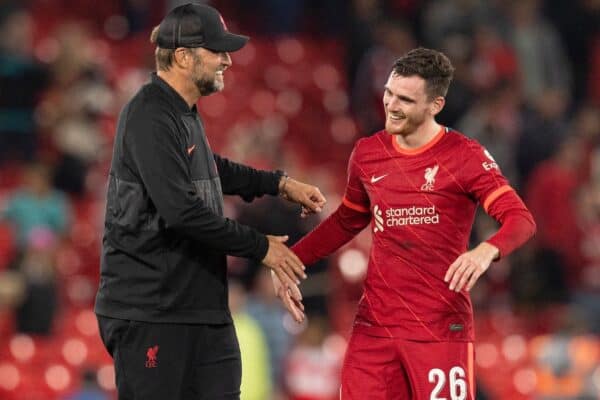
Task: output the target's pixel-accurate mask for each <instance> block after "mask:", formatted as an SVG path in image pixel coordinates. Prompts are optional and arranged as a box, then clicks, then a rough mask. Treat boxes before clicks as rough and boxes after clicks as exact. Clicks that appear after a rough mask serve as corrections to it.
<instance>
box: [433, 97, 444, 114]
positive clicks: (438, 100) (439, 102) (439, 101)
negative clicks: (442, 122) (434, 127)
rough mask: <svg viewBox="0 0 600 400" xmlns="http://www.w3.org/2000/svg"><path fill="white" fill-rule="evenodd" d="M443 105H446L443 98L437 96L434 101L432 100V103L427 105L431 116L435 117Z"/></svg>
mask: <svg viewBox="0 0 600 400" xmlns="http://www.w3.org/2000/svg"><path fill="white" fill-rule="evenodd" d="M444 105H446V99H445V98H444V97H442V96H438V97H436V98H435V99H433V101H432V102H431V104H430V105H429V111H430V112H431V115H433V116H435V115H437V114H438V113H439V112H440V111H442V109H443V108H444Z"/></svg>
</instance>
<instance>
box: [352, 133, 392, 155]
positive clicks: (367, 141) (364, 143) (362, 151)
mask: <svg viewBox="0 0 600 400" xmlns="http://www.w3.org/2000/svg"><path fill="white" fill-rule="evenodd" d="M386 140H389V135H388V134H387V133H386V132H385V131H383V130H382V131H379V132H375V133H374V134H373V135H371V136H367V137H363V138H360V139H358V140H357V141H356V143H355V144H354V151H353V153H354V157H357V156H365V155H368V154H369V153H372V152H374V151H378V150H380V149H381V146H382V145H384V143H385V141H386Z"/></svg>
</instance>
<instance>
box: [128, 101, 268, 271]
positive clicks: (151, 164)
mask: <svg viewBox="0 0 600 400" xmlns="http://www.w3.org/2000/svg"><path fill="white" fill-rule="evenodd" d="M141 114H142V113H141V112H139V111H138V112H137V113H134V115H133V116H130V117H129V119H128V121H127V131H126V134H125V138H124V141H125V143H124V144H125V146H124V147H125V149H124V151H125V152H126V154H127V157H130V158H131V159H132V161H133V164H134V165H135V168H136V169H137V172H138V174H139V177H140V179H141V180H142V182H143V185H144V187H145V189H146V190H147V191H148V195H149V196H150V198H151V199H152V202H153V203H154V205H155V207H156V209H157V212H158V214H159V215H160V216H161V217H162V218H163V219H164V221H165V223H166V227H167V228H168V229H171V230H174V231H177V232H179V233H180V234H182V235H185V236H187V237H189V238H191V239H193V240H197V241H199V242H201V243H204V244H206V245H208V246H210V247H212V248H214V249H217V250H220V251H223V252H225V253H227V254H230V255H234V256H241V257H248V258H255V259H258V260H261V259H262V258H263V257H264V256H265V255H266V253H267V248H268V242H267V238H266V237H265V236H264V235H262V234H260V233H259V232H257V231H255V230H254V229H252V228H250V227H248V226H245V225H242V224H239V223H237V222H236V221H233V220H230V219H228V218H224V217H222V216H220V215H218V214H216V213H215V212H214V211H213V210H211V209H210V208H209V207H208V206H207V205H206V204H205V203H204V202H203V201H202V199H200V198H199V197H198V196H197V194H196V189H195V187H194V185H193V183H192V178H191V176H190V172H189V167H188V161H187V159H186V156H187V153H186V150H185V143H183V142H182V139H181V138H180V136H179V135H178V131H177V127H176V126H175V124H174V122H173V121H172V119H171V118H172V117H171V116H170V115H168V114H167V113H165V112H164V111H162V110H147V112H145V113H144V114H143V116H142V115H141Z"/></svg>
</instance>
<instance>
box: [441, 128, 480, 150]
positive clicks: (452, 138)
mask: <svg viewBox="0 0 600 400" xmlns="http://www.w3.org/2000/svg"><path fill="white" fill-rule="evenodd" d="M446 141H447V142H448V143H449V144H450V145H451V146H452V147H454V148H460V149H462V150H464V151H466V152H471V151H475V152H482V151H484V150H485V148H484V147H483V146H482V145H481V143H479V142H478V141H477V140H476V139H473V138H471V137H468V136H467V135H465V134H464V133H462V132H460V131H457V130H456V129H453V128H448V132H447V133H446Z"/></svg>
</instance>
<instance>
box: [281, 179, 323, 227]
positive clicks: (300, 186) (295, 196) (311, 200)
mask: <svg viewBox="0 0 600 400" xmlns="http://www.w3.org/2000/svg"><path fill="white" fill-rule="evenodd" d="M279 191H280V193H281V195H282V196H283V197H284V198H285V199H287V200H289V201H293V202H294V203H298V204H300V205H301V206H302V213H301V214H300V215H301V216H302V217H303V218H304V217H306V216H307V215H310V214H314V213H318V212H321V210H322V209H323V206H324V205H325V203H326V202H327V200H326V199H325V197H324V196H323V195H322V194H321V191H320V190H319V188H318V187H316V186H313V185H309V184H306V183H303V182H300V181H297V180H295V179H292V178H290V177H283V178H282V180H281V183H280V184H279Z"/></svg>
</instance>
